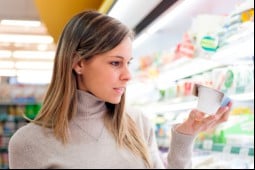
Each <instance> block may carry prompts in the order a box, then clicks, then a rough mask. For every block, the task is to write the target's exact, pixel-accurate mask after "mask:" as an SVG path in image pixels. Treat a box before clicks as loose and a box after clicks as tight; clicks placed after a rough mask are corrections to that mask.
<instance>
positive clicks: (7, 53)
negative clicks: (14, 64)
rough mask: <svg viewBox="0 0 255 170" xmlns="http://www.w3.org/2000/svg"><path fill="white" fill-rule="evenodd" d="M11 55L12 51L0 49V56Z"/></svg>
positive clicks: (6, 56)
mask: <svg viewBox="0 0 255 170" xmlns="http://www.w3.org/2000/svg"><path fill="white" fill-rule="evenodd" d="M11 56H12V52H11V51H9V50H0V58H10V57H11Z"/></svg>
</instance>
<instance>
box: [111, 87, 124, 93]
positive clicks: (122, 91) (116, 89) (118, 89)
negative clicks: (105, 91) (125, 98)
mask: <svg viewBox="0 0 255 170" xmlns="http://www.w3.org/2000/svg"><path fill="white" fill-rule="evenodd" d="M113 89H114V91H115V92H117V93H118V94H123V93H124V91H125V88H124V87H119V88H113Z"/></svg>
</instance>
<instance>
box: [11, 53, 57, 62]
mask: <svg viewBox="0 0 255 170" xmlns="http://www.w3.org/2000/svg"><path fill="white" fill-rule="evenodd" d="M54 55H55V51H14V52H13V55H12V56H13V57H14V58H26V59H50V60H52V59H53V58H54Z"/></svg>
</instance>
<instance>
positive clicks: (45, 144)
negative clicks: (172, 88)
mask: <svg viewBox="0 0 255 170" xmlns="http://www.w3.org/2000/svg"><path fill="white" fill-rule="evenodd" d="M131 56H132V32H131V31H130V30H129V29H128V28H127V27H126V26H124V25H123V24H121V23H120V22H119V21H117V20H115V19H113V18H111V17H109V16H106V15H103V14H101V13H98V12H96V11H84V12H81V13H79V14H77V15H76V16H74V17H73V18H72V19H71V20H70V21H69V22H68V24H67V25H66V26H65V28H64V30H63V33H62V35H61V37H60V39H59V42H58V46H57V50H56V55H55V61H54V70H53V76H52V80H51V83H50V84H49V88H48V91H47V93H46V96H45V99H44V102H43V105H42V108H41V110H40V112H39V114H38V115H37V117H36V118H35V119H34V120H33V121H31V122H30V123H29V124H27V125H26V126H24V127H22V128H20V129H19V130H18V131H17V132H16V133H15V134H14V135H13V136H12V138H11V140H10V142H9V167H10V168H119V169H120V168H125V169H127V168H165V167H164V165H163V163H162V161H161V159H160V157H159V153H158V148H157V144H156V139H155V134H154V130H153V126H152V125H151V123H149V122H150V121H149V120H148V119H147V118H146V117H145V116H143V115H142V114H141V113H139V112H134V111H132V110H129V111H126V109H125V89H126V86H127V82H128V81H129V80H130V79H131V75H130V72H129V69H128V64H129V62H130V60H131V59H132V57H131ZM230 106H231V103H230V104H229V105H228V107H224V108H220V109H219V110H218V112H217V113H216V114H215V115H214V116H209V117H205V116H204V113H201V112H198V111H197V110H195V109H194V110H192V111H191V113H190V116H189V117H188V119H187V120H186V121H184V122H183V123H182V124H177V125H175V126H174V127H173V128H172V140H171V143H170V152H169V154H168V166H167V168H190V167H191V154H192V146H193V141H194V138H195V137H196V134H197V133H198V132H200V131H202V130H206V129H208V128H212V127H214V126H216V125H217V124H219V123H221V122H223V121H226V120H227V118H228V115H229V110H230Z"/></svg>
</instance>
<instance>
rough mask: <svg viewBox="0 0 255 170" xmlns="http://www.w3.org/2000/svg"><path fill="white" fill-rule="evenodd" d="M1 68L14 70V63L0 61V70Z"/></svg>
mask: <svg viewBox="0 0 255 170" xmlns="http://www.w3.org/2000/svg"><path fill="white" fill-rule="evenodd" d="M2 68H4V69H6V68H8V69H12V68H14V62H12V61H1V62H0V69H2Z"/></svg>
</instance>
